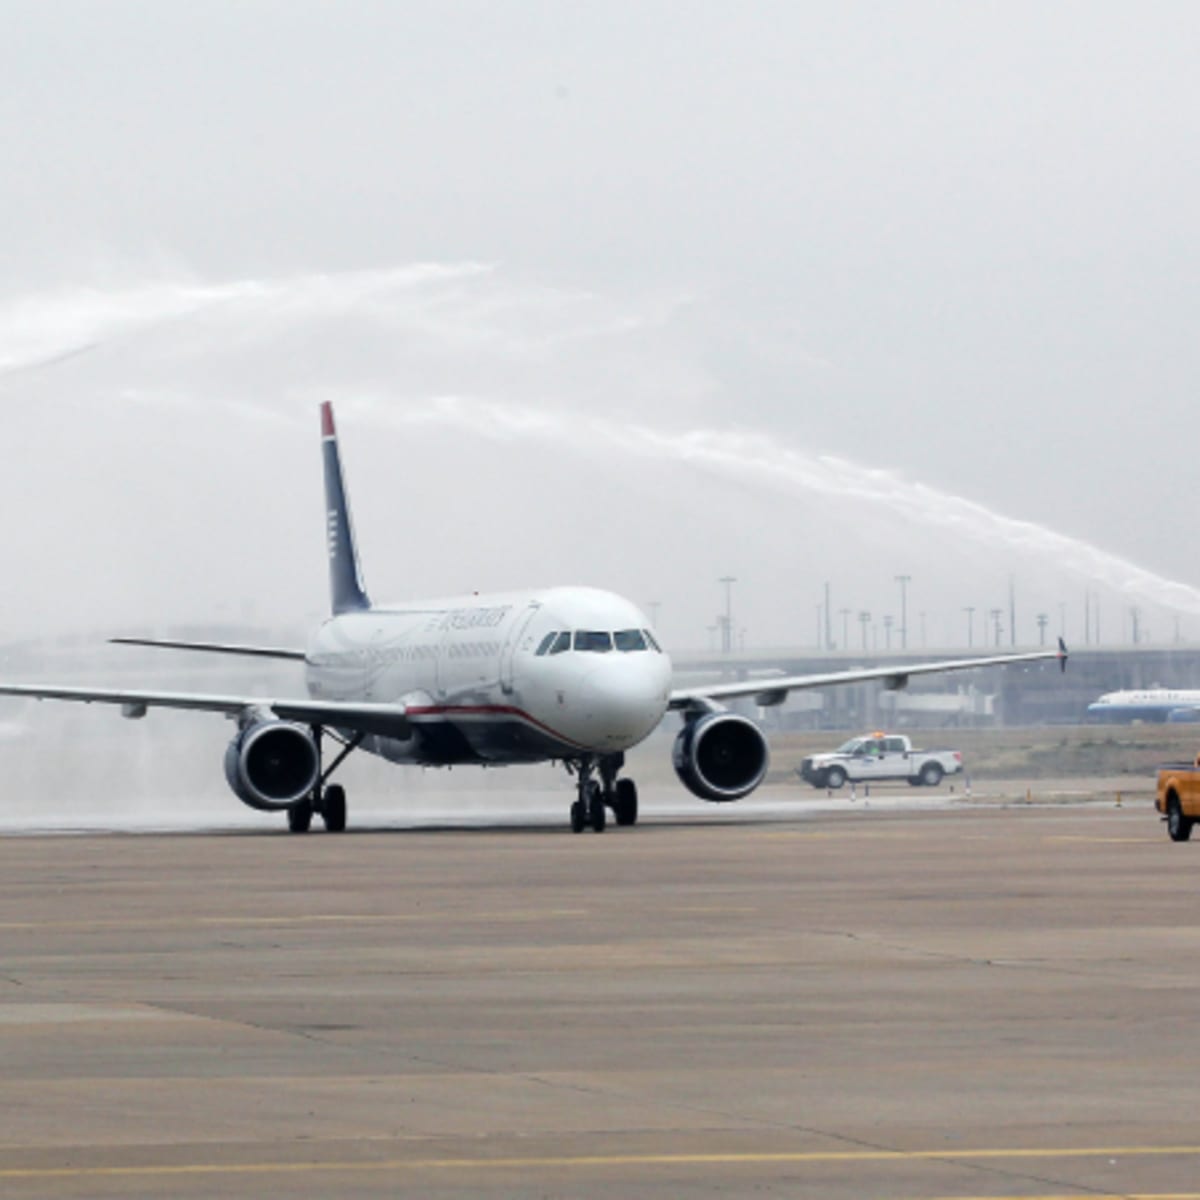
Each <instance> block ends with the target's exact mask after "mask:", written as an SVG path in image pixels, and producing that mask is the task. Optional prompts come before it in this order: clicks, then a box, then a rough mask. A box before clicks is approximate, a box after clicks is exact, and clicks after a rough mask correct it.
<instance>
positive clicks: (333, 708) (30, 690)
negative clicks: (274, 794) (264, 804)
mask: <svg viewBox="0 0 1200 1200" xmlns="http://www.w3.org/2000/svg"><path fill="white" fill-rule="evenodd" d="M0 696H26V697H28V698H30V699H33V700H75V701H79V702H80V703H83V704H119V705H120V706H121V707H122V709H123V710H124V712H125V715H126V716H129V717H140V716H144V715H145V711H146V709H147V708H186V709H193V710H198V711H200V712H214V713H224V714H225V715H226V716H229V717H236V716H238V715H239V714H241V713H243V712H245V711H246V710H247V709H259V710H264V711H268V712H271V713H273V714H274V715H275V716H277V717H279V718H280V720H283V721H302V722H305V723H307V724H311V725H328V726H331V727H332V728H334V729H354V730H357V731H361V732H363V733H377V734H382V735H383V736H384V737H407V736H408V732H409V722H408V716H407V713H406V710H405V708H404V707H403V706H402V705H396V704H369V703H361V702H352V701H341V700H289V699H271V698H270V697H264V696H209V695H204V694H202V693H198V692H146V691H138V690H133V689H126V688H119V689H118V688H78V687H57V686H55V685H53V684H43V683H0Z"/></svg>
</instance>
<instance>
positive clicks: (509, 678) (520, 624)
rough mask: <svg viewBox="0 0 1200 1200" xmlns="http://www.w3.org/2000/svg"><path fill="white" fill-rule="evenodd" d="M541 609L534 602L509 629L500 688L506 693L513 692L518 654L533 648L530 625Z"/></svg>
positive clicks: (519, 615) (502, 661) (538, 604)
mask: <svg viewBox="0 0 1200 1200" xmlns="http://www.w3.org/2000/svg"><path fill="white" fill-rule="evenodd" d="M541 607H542V606H541V604H540V603H539V602H538V601H536V600H535V601H533V602H532V603H530V604H529V605H528V607H527V608H526V609H525V611H524V612H520V613H518V614H517V616H516V618H515V619H514V620H513V623H512V625H511V626H510V627H509V628H510V632H509V635H508V641H507V642H505V644H504V650H503V651H502V652H501V655H500V688H501V690H502V691H504V692H505V693H508V692H511V691H512V690H513V675H514V671H515V661H516V657H517V653H518V652H519V651H522V650H528V649H530V648H531V647H532V644H533V635H532V634H531V633H530V632H529V625H530V622H531V621H532V620H533V616H534V613H536V612H537V610H538V609H539V608H541Z"/></svg>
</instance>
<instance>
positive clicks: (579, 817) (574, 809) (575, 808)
mask: <svg viewBox="0 0 1200 1200" xmlns="http://www.w3.org/2000/svg"><path fill="white" fill-rule="evenodd" d="M586 824H587V812H586V810H585V809H584V805H583V801H582V800H573V801H572V802H571V832H572V833H582V832H583V827H584V826H585V825H586Z"/></svg>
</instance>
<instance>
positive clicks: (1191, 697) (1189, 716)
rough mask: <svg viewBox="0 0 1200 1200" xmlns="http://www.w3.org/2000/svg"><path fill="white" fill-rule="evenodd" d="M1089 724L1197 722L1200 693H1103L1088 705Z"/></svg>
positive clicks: (1165, 690)
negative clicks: (1110, 722) (1099, 722)
mask: <svg viewBox="0 0 1200 1200" xmlns="http://www.w3.org/2000/svg"><path fill="white" fill-rule="evenodd" d="M1087 711H1088V719H1089V720H1091V721H1112V722H1119V721H1196V720H1200V691H1196V690H1195V689H1183V688H1143V689H1139V690H1133V691H1123V692H1106V693H1105V694H1104V695H1103V696H1101V697H1100V698H1099V699H1098V700H1097V701H1095V702H1094V703H1093V704H1089V705H1088V710H1087Z"/></svg>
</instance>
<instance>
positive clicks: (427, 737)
mask: <svg viewBox="0 0 1200 1200" xmlns="http://www.w3.org/2000/svg"><path fill="white" fill-rule="evenodd" d="M321 435H322V451H323V455H324V467H325V498H326V535H327V539H328V547H329V575H330V585H331V591H332V599H333V604H332V608H333V612H332V615H331V616H330V617H329V619H328V620H326V621H325V622H324V623H323V624H322V625H321V626H320V627H319V628H318V629H317V630H316V632H315V633H314V634H313V635H312V637H311V638H310V640H309V644H308V647H307V649H304V650H300V649H287V648H283V647H275V646H245V645H228V644H223V643H212V642H181V641H164V640H150V639H145V638H115V639H113V640H114V641H118V642H122V643H125V644H131V645H140V646H159V647H166V648H172V649H182V650H196V651H205V652H209V653H216V654H242V655H253V656H258V657H266V658H280V659H293V660H295V661H297V662H302V663H304V667H305V672H306V682H307V690H308V695H307V696H305V697H295V698H288V697H284V698H278V697H266V696H244V695H242V696H238V695H201V694H195V693H185V692H157V691H138V690H129V689H121V690H116V689H108V690H105V689H101V690H96V689H90V688H77V687H55V686H48V685H40V684H17V683H0V694H5V695H13V696H32V697H37V698H39V699H47V700H77V701H82V702H84V703H102V704H115V705H120V706H121V709H122V712H123V713H124V715H125V716H127V717H135V718H136V717H143V716H145V715H146V711H147V709H148V708H152V707H163V708H184V709H199V710H201V711H206V712H216V713H224V714H225V715H226V716H229V717H231V718H233V719H234V720H236V721H237V725H238V732H237V734H236V735H235V736H234V738H233V740H232V741H231V742H230V744H229V747H228V749H227V750H226V752H225V776H226V779H227V780H228V782H229V786H230V787H231V788H232V789H233V792H234V794H235V795H236V796H237V797H238V799H239V800H241V801H242V802H243V803H245V804H247V805H249V806H250V807H251V808H254V809H259V810H261V811H264V812H277V811H283V812H286V813H287V821H288V827H289V829H291V830H292V831H293V832H294V833H303V832H307V830H308V829H309V827H310V825H311V823H312V818H313V816H314V814H316V815H319V816H320V817H321V819H322V821H323V822H324V824H325V828H326V829H327V830H329V831H330V832H338V831H340V830H343V829H345V827H346V793H345V791H344V789H343V788H342V787H341V786H340V785H339V784H336V783H330V782H329V780H330V777H331V776H332V775H333V773H334V772H335V771H336V770H337V768H338V767H339V766H340V765H341V763H342V762H343V761H344V760H345V758H346V756H347V755H349V754H350V753H351V752H352V751H354V750H357V749H362V750H367V751H369V752H371V753H373V754H378V755H380V756H382V757H383V758H385V759H387V760H389V761H390V762H395V763H415V764H420V765H424V766H451V765H457V764H460V763H473V764H477V765H485V766H486V765H499V764H505V763H535V762H546V761H557V762H561V763H562V764H563V765H564V766H565V767H566V769H567V771H568V772H569V773H570V774H572V775H573V776H574V778H575V787H574V792H575V798H574V800H573V802H572V804H571V809H570V817H571V828H572V829H573V830H574V831H575V832H576V833H579V832H581V831H582V830H583V829H585V828H587V827H590V828H591V829H593V830H595V831H596V832H597V833H599V832H601V831H602V830H603V829H604V827H605V822H606V816H607V812H609V811H611V812H612V813H613V815H614V817H615V819H616V822H617V824H618V825H633V824H634V823H635V822H636V821H637V816H638V795H637V787H636V785H635V784H634V781H633V780H632V779H629V778H626V777H624V776H622V775H621V771H622V768H623V767H624V765H625V752H626V751H627V750H629V749H630V748H631V747H633V746H636V745H637V744H638V743H639V742H641V741H642V740H643V739H645V738H646V737H647V736H648V735H649V734H650V733H651V732H652V731H653V730H654V729H655V728H656V727H657V726H658V724H659V722H660V721H661V720H662V718H663V716H664V715H665V714H666V713H667V711H668V710H674V711H676V712H678V713H679V714H680V716H681V718H682V723H683V727H682V729H681V730H680V732H679V734H678V736H677V738H676V740H675V746H674V756H673V757H674V766H675V771H676V773H677V774H678V776H679V778H680V779H681V780H682V782H683V784H684V786H685V787H687V788H688V789H689V790H690V791H692V792H693V793H694V794H695V795H697V796H699V797H700V798H701V799H702V800H709V801H715V802H724V801H730V800H739V799H741V798H742V797H743V796H746V795H749V794H750V792H752V791H753V790H754V789H755V788H756V787H758V785H759V784H760V783H762V781H763V779H764V777H765V776H766V773H767V765H768V752H767V743H766V740H765V738H764V737H763V735H762V733H761V732H760V731H759V728H758V726H757V725H755V724H754V722H753V721H751V720H749V719H748V718H746V717H744V716H741V715H739V714H737V713H734V712H730V711H729V710H728V709H727V708H725V707H724V705H723V704H722V701H725V700H732V699H735V698H737V697H740V696H753V697H754V698H755V700H756V702H757V703H758V704H759V705H764V706H765V705H773V704H780V703H782V702H783V700H784V699H785V698H786V696H787V694H788V692H789V691H791V690H793V689H795V688H815V687H828V686H831V685H834V684H845V683H860V682H863V681H865V680H872V679H879V680H882V681H883V682H884V684H885V686H887V687H888V688H892V689H896V688H902V687H904V686H905V685H906V684H907V682H908V680H909V679H910V678H911V677H912V676H914V675H926V674H932V673H935V672H942V671H961V670H967V669H970V668H973V667H986V666H992V665H998V664H1004V663H1019V662H1034V661H1037V660H1039V659H1049V658H1057V659H1058V660H1059V661H1060V663H1061V664H1062V665H1064V666H1065V664H1066V657H1067V651H1066V647H1065V646H1064V645H1063V644H1062V642H1061V640H1060V642H1059V648H1058V650H1057V651H1054V650H1044V651H1037V652H1033V653H1027V654H1009V655H997V656H994V657H990V658H968V659H959V660H955V661H951V662H934V663H920V664H913V665H904V666H891V667H870V668H866V669H864V670H854V671H836V672H831V673H829V674H823V675H798V676H790V677H789V676H781V677H779V678H772V679H770V680H769V681H763V680H759V681H757V682H735V683H717V684H713V685H712V686H709V687H689V688H672V686H671V661H670V659H669V658H668V657H667V655H666V654H665V653H664V651H663V649H662V647H661V646H660V644H659V641H658V638H657V637H656V636H655V633H654V631H653V630H652V629H651V628H650V624H649V622H648V621H647V620H646V618H645V616H644V615H643V614H642V613H641V612H640V611H639V610H638V609H637V608H636V606H634V605H633V604H631V603H630V602H629V601H628V600H625V599H623V598H622V597H620V596H617V595H614V594H613V593H611V592H604V591H598V590H596V589H594V588H583V587H556V588H547V589H543V590H538V591H523V592H506V593H499V594H495V595H477V594H473V595H469V596H453V597H449V598H447V599H440V600H427V601H421V602H417V603H411V604H398V605H374V604H372V603H371V601H370V599H369V598H368V595H367V590H366V587H365V585H364V583H363V578H362V573H361V571H360V569H359V561H358V553H357V550H356V548H355V542H354V532H353V528H352V526H351V522H350V509H349V504H348V502H347V497H346V487H345V482H344V479H343V475H342V463H341V456H340V453H339V451H338V443H337V435H336V432H335V429H334V422H333V410H332V408H331V406H330V405H329V404H328V403H326V404H323V405H322V406H321ZM327 742H330V743H332V744H333V747H334V748H336V753H335V754H334V755H333V757H332V761H330V762H328V763H326V761H325V751H326V743H327Z"/></svg>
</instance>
